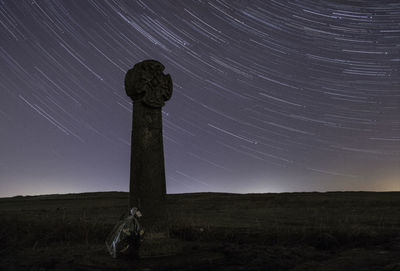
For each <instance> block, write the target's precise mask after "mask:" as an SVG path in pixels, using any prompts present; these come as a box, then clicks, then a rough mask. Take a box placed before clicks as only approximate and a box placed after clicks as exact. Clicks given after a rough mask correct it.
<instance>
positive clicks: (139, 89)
mask: <svg viewBox="0 0 400 271" xmlns="http://www.w3.org/2000/svg"><path fill="white" fill-rule="evenodd" d="M163 70H164V66H163V65H162V64H161V63H160V62H158V61H156V60H144V61H142V62H139V63H137V64H135V66H134V67H133V69H130V70H129V71H128V72H127V73H126V75H125V91H126V94H127V95H128V96H129V97H131V99H132V100H133V101H137V100H140V101H141V102H143V103H144V104H145V105H147V106H150V107H156V108H158V107H162V106H163V105H164V104H165V101H168V100H169V99H170V98H171V95H172V80H171V76H170V75H169V74H166V75H165V74H164V73H163Z"/></svg>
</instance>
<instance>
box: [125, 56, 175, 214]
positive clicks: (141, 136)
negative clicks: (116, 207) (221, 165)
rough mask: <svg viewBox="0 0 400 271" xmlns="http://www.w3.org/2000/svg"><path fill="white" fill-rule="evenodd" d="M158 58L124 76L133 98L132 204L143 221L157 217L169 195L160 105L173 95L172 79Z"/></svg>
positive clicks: (138, 64) (127, 90)
mask: <svg viewBox="0 0 400 271" xmlns="http://www.w3.org/2000/svg"><path fill="white" fill-rule="evenodd" d="M163 70H164V66H163V65H162V64H161V63H160V62H158V61H155V60H145V61H142V62H140V63H137V64H135V66H134V67H133V69H130V70H129V71H128V72H127V73H126V76H125V90H126V94H127V95H128V96H129V97H130V98H131V99H132V103H133V114H132V137H131V171H130V207H133V206H137V207H138V208H139V210H141V212H142V213H143V219H144V221H146V220H147V221H149V218H150V220H152V219H151V217H153V218H154V219H156V217H158V215H157V214H159V213H160V211H161V210H162V209H163V208H162V206H163V201H164V198H165V195H166V184H165V168H164V148H163V137H162V114H161V107H162V106H163V105H164V102H165V101H167V100H169V99H170V98H171V95H172V80H171V77H170V75H169V74H167V75H165V74H164V73H163Z"/></svg>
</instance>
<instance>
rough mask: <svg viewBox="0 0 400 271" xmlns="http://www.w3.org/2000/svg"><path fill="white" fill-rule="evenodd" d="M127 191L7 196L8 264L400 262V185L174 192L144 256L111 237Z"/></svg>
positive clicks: (147, 266)
mask: <svg viewBox="0 0 400 271" xmlns="http://www.w3.org/2000/svg"><path fill="white" fill-rule="evenodd" d="M127 204H128V193H123V192H104V193H85V194H67V195H46V196H33V197H21V196H19V197H13V198H2V199H0V270H91V271H92V270H277V271H279V270H352V271H358V270H385V271H395V270H400V192H382V193H375V192H330V193H280V194H275V193H271V194H224V193H194V194H174V195H167V205H168V208H167V210H168V212H167V216H166V217H167V219H166V220H165V221H163V223H164V225H163V226H159V225H154V226H153V227H150V228H146V235H145V240H144V242H143V245H142V248H141V251H140V259H137V260H132V259H113V258H111V257H110V255H109V254H108V253H107V251H106V247H105V244H104V241H105V238H106V236H107V234H108V233H109V232H110V231H111V229H112V228H113V226H114V225H115V223H116V222H117V221H118V219H119V218H120V216H121V214H123V213H124V212H125V211H127Z"/></svg>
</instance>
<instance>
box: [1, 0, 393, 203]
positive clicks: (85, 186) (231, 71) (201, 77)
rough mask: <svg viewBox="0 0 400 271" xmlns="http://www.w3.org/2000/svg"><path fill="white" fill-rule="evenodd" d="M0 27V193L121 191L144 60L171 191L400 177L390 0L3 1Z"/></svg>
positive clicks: (386, 181)
mask: <svg viewBox="0 0 400 271" xmlns="http://www.w3.org/2000/svg"><path fill="white" fill-rule="evenodd" d="M0 38H1V39H0V197H4V196H14V195H35V194H52V193H71V192H83V191H128V190H129V161H130V134H131V117H132V116H131V111H132V103H131V100H130V98H129V97H127V96H126V94H125V90H124V77H125V73H126V71H127V70H129V69H131V68H132V67H133V65H134V64H135V63H137V62H140V61H142V60H145V59H155V60H158V61H160V62H161V63H163V64H164V66H165V67H166V69H165V73H169V74H170V75H171V77H172V80H173V82H174V90H173V95H172V98H171V100H169V101H168V102H167V103H166V105H165V106H164V107H163V108H162V113H163V127H164V128H163V129H164V130H163V133H164V152H165V166H166V182H167V192H168V193H183V192H200V191H214V192H217V191H218V192H219V191H223V192H235V193H264V192H283V191H339V190H340V191H342V190H357V191H358V190H373V191H387V190H400V70H399V68H400V2H399V1H397V0H393V1H378V0H376V1H307V0H301V1H300V0H299V1H294V0H292V1H289V0H279V1H278V0H274V1H272V0H271V1H263V0H261V1H250V0H249V1H245V0H236V1H230V0H229V1H228V0H226V1H223V0H220V1H200V0H198V1H172V0H171V1H153V0H152V1H144V0H142V1H139V0H138V1H133V0H132V1H117V0H115V1H112V0H110V1H94V0H82V1H35V0H31V1H22V0H21V1H14V0H6V1H4V0H0Z"/></svg>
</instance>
